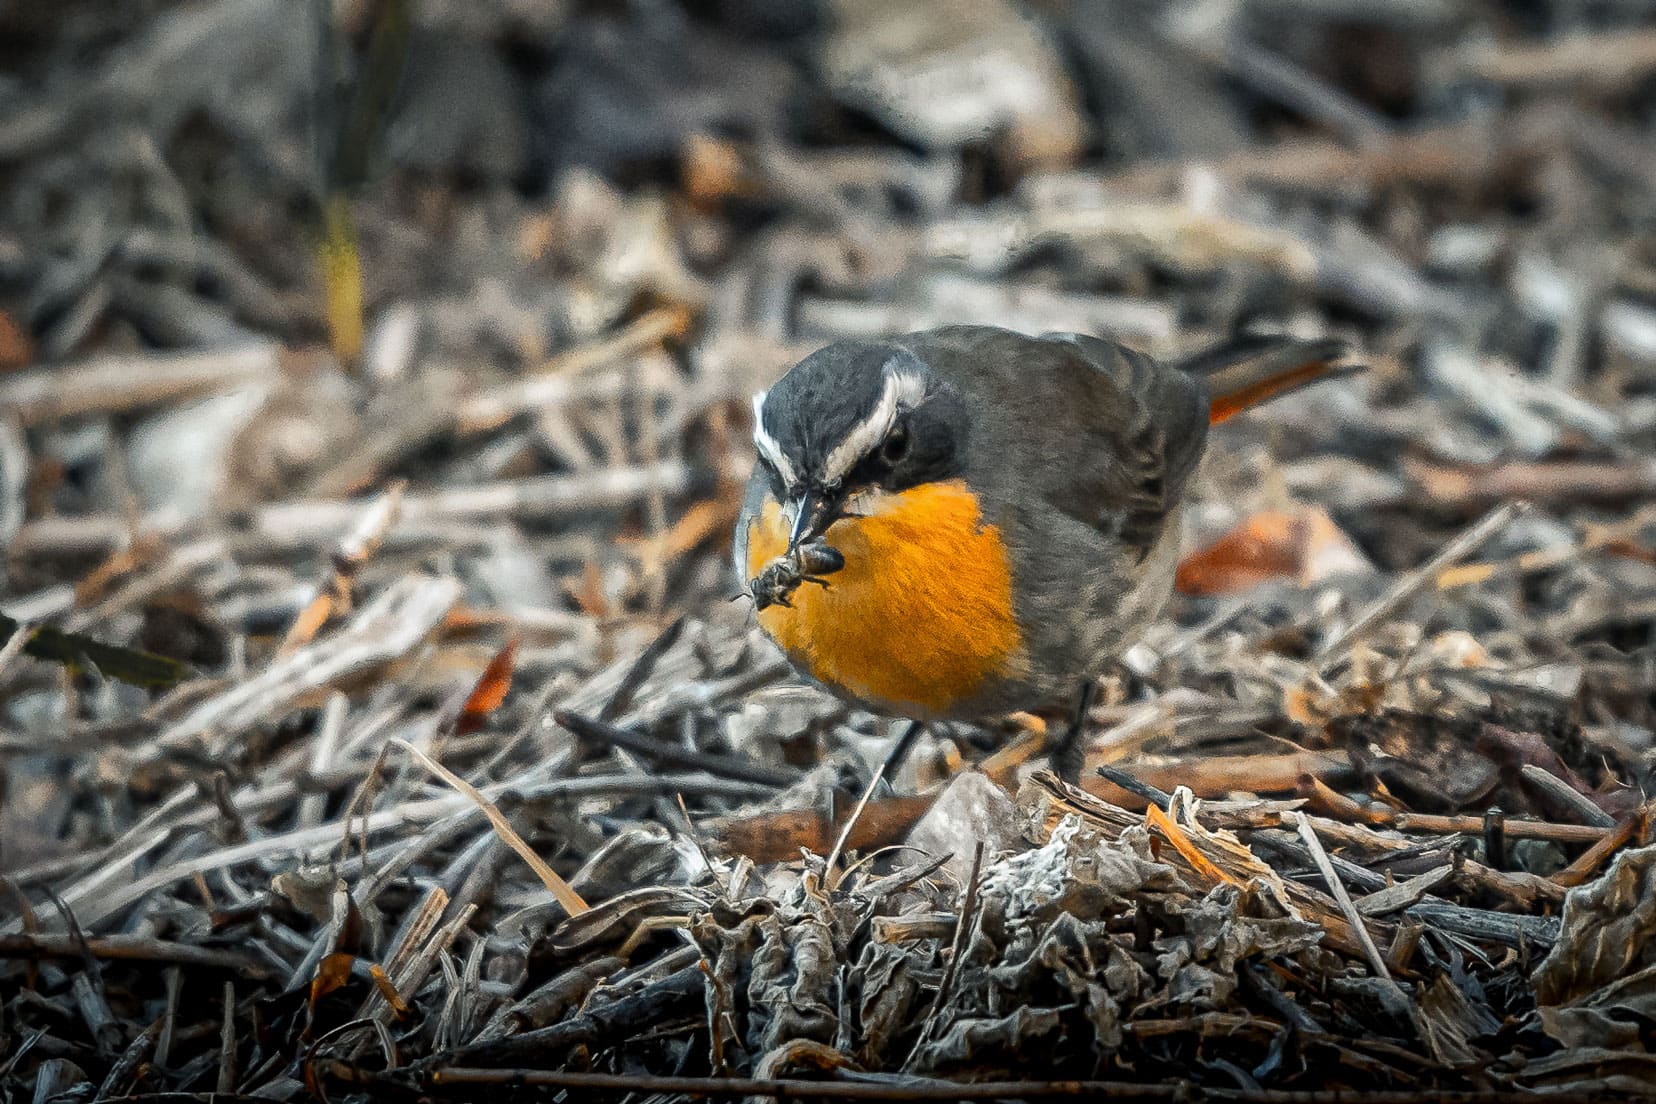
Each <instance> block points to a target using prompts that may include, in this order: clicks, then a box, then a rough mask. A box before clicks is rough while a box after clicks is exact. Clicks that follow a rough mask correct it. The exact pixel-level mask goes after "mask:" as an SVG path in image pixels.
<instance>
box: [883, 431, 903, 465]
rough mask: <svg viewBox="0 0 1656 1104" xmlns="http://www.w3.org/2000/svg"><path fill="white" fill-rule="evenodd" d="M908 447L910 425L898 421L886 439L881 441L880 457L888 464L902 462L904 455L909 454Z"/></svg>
mask: <svg viewBox="0 0 1656 1104" xmlns="http://www.w3.org/2000/svg"><path fill="white" fill-rule="evenodd" d="M908 449H909V435H908V426H906V425H904V424H903V423H902V422H898V423H897V424H896V425H894V426H892V427H891V432H890V433H887V434H886V438H885V440H884V441H882V442H881V443H880V459H881V460H883V461H885V462H886V463H887V464H888V465H894V464H897V463H900V462H901V461H902V459H903V457H905V456H907V455H908Z"/></svg>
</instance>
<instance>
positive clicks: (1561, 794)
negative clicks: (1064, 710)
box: [1522, 763, 1616, 828]
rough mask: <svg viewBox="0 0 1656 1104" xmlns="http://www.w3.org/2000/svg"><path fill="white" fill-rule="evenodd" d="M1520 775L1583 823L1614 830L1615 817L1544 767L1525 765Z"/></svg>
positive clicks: (1532, 764) (1531, 764)
mask: <svg viewBox="0 0 1656 1104" xmlns="http://www.w3.org/2000/svg"><path fill="white" fill-rule="evenodd" d="M1522 773H1523V776H1524V781H1525V782H1528V783H1530V784H1531V785H1532V786H1534V787H1535V788H1536V789H1538V790H1541V791H1542V792H1544V793H1545V794H1546V795H1547V796H1548V797H1550V798H1552V799H1553V800H1554V801H1556V802H1558V804H1560V805H1563V806H1565V807H1566V808H1568V809H1569V810H1570V811H1571V812H1572V813H1574V814H1575V815H1576V816H1578V817H1580V818H1581V819H1582V821H1583V822H1584V823H1587V824H1590V825H1592V826H1593V827H1595V828H1614V827H1615V826H1616V818H1615V817H1613V816H1611V815H1610V814H1609V813H1607V812H1605V811H1604V810H1603V809H1601V808H1599V807H1598V806H1597V805H1594V804H1593V802H1592V801H1591V800H1590V799H1589V798H1588V797H1587V795H1585V794H1583V793H1581V792H1580V791H1578V790H1577V789H1576V788H1575V787H1574V786H1572V785H1570V784H1569V783H1568V782H1566V781H1564V780H1563V779H1562V778H1560V777H1558V775H1556V774H1554V773H1553V772H1552V771H1550V770H1547V769H1546V768H1545V767H1541V766H1537V765H1536V764H1534V763H1525V764H1524V766H1523V770H1522Z"/></svg>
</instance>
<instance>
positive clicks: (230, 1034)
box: [218, 978, 236, 1096]
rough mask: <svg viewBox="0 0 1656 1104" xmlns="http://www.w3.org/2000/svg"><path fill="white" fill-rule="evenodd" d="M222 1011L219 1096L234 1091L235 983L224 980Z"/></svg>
mask: <svg viewBox="0 0 1656 1104" xmlns="http://www.w3.org/2000/svg"><path fill="white" fill-rule="evenodd" d="M223 1007H224V1011H223V1013H222V1014H221V1015H220V1018H219V1069H218V1091H219V1095H221V1096H223V1095H227V1094H229V1093H233V1092H235V1091H236V983H235V982H233V981H231V980H230V979H229V978H225V979H224V1006H223Z"/></svg>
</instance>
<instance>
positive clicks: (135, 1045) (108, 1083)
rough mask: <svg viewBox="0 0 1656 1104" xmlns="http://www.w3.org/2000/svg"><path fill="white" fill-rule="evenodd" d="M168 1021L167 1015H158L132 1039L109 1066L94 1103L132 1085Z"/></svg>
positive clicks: (110, 1097) (111, 1096)
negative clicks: (130, 1043)
mask: <svg viewBox="0 0 1656 1104" xmlns="http://www.w3.org/2000/svg"><path fill="white" fill-rule="evenodd" d="M165 1022H166V1017H165V1016H160V1017H157V1018H156V1020H155V1021H154V1022H153V1023H151V1024H150V1025H149V1026H148V1027H146V1028H144V1030H143V1033H142V1034H140V1035H139V1036H138V1037H137V1038H136V1039H134V1040H132V1045H130V1046H128V1047H127V1048H126V1050H124V1051H122V1052H121V1056H120V1058H118V1059H116V1061H115V1063H114V1064H113V1065H111V1066H110V1067H109V1073H108V1075H107V1076H105V1077H104V1079H103V1084H101V1085H99V1086H98V1093H97V1095H96V1096H94V1097H93V1098H92V1100H93V1104H98V1102H100V1101H105V1100H111V1099H113V1098H114V1096H115V1094H116V1093H117V1092H119V1091H121V1090H122V1089H123V1088H125V1087H126V1086H128V1085H130V1084H131V1083H132V1082H133V1080H134V1079H135V1078H137V1076H138V1075H139V1072H140V1070H141V1067H142V1066H143V1065H144V1063H145V1062H147V1061H148V1060H149V1057H150V1054H151V1053H152V1052H154V1050H155V1043H156V1040H157V1039H159V1038H160V1037H161V1027H162V1025H163V1024H164V1023H165Z"/></svg>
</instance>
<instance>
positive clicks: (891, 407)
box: [822, 364, 926, 483]
mask: <svg viewBox="0 0 1656 1104" xmlns="http://www.w3.org/2000/svg"><path fill="white" fill-rule="evenodd" d="M925 394H926V381H925V380H924V379H922V378H921V377H919V376H917V375H915V374H914V373H912V372H904V371H902V370H901V369H899V368H896V367H895V366H893V365H891V364H887V365H886V366H885V388H884V389H883V390H882V391H881V392H880V401H879V402H877V403H875V404H874V409H873V410H872V411H870V412H869V415H868V417H866V418H864V419H863V420H862V421H860V422H858V423H857V424H856V425H854V426H852V427H851V432H849V433H847V434H846V435H845V438H844V439H843V440H841V441H840V443H839V444H837V445H835V446H834V449H833V451H832V452H830V453H829V454H828V458H827V460H825V461H824V462H823V465H822V467H823V471H822V478H823V479H824V480H825V481H826V482H828V483H837V482H839V481H840V480H841V479H844V478H845V477H846V476H847V475H849V474H850V472H851V469H852V468H854V467H856V466H857V461H859V460H861V459H862V458H863V457H864V456H867V455H868V454H869V453H870V452H872V451H874V449H875V448H876V447H877V446H878V445H879V443H880V442H881V441H883V440H885V435H886V434H887V433H890V432H891V425H892V423H893V422H895V421H896V420H897V412H898V411H899V410H912V409H913V408H914V407H916V406H918V405H919V404H920V400H921V399H923V398H924V397H925Z"/></svg>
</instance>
